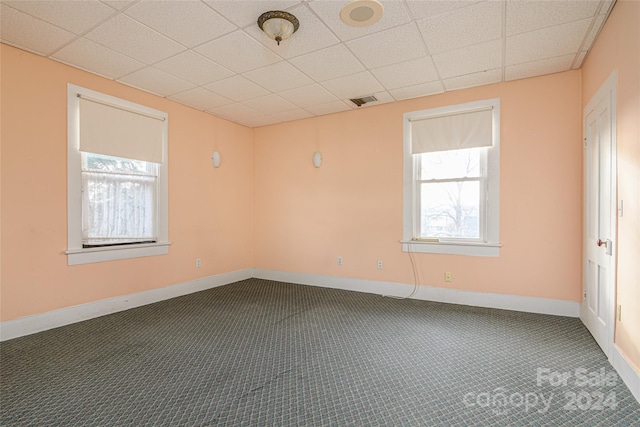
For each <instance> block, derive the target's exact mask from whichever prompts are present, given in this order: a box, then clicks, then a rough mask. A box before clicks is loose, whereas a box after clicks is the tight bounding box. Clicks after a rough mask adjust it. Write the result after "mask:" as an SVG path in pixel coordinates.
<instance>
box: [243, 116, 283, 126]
mask: <svg viewBox="0 0 640 427" xmlns="http://www.w3.org/2000/svg"><path fill="white" fill-rule="evenodd" d="M280 122H282V120H280V119H278V118H276V117H273V116H270V115H267V114H264V115H262V116H255V117H251V118H249V119H243V120H239V121H238V123H240V124H241V125H244V126H247V127H250V128H257V127H260V126H269V125H274V124H276V123H280Z"/></svg>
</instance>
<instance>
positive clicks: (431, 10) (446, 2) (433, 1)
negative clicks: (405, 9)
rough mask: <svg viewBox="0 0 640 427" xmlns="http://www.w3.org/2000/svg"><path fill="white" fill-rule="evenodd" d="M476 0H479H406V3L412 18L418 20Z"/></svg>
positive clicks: (476, 0)
mask: <svg viewBox="0 0 640 427" xmlns="http://www.w3.org/2000/svg"><path fill="white" fill-rule="evenodd" d="M478 1H479V0H456V1H451V0H429V1H418V0H410V1H407V5H408V6H409V11H410V12H411V16H412V17H413V19H417V20H420V19H427V18H433V17H434V16H439V15H444V14H446V13H449V12H451V11H453V10H456V9H460V8H463V7H467V6H471V5H473V4H476V3H478Z"/></svg>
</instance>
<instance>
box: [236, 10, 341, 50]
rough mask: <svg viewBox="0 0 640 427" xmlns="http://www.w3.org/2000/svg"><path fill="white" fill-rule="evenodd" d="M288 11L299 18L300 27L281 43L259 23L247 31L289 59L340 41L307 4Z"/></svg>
mask: <svg viewBox="0 0 640 427" xmlns="http://www.w3.org/2000/svg"><path fill="white" fill-rule="evenodd" d="M288 12H290V13H292V14H294V15H295V17H296V18H298V20H299V21H300V28H299V29H298V31H296V32H295V33H294V34H293V35H292V36H291V37H290V38H288V39H287V40H283V41H282V42H280V45H278V44H277V43H276V42H275V41H274V40H272V39H270V38H269V37H267V35H266V34H265V33H264V32H262V30H261V29H260V27H258V25H252V26H249V27H247V29H246V32H247V33H248V34H250V35H251V36H252V37H253V38H255V39H256V40H259V41H260V43H262V44H263V45H265V46H266V47H268V48H269V49H271V50H272V51H274V52H275V53H276V54H278V55H279V56H281V57H283V58H287V59H288V58H293V57H295V56H300V55H303V54H305V53H308V52H313V51H316V50H318V49H323V48H325V47H327V46H331V45H335V44H338V43H339V42H340V40H338V38H337V37H336V36H334V35H333V33H332V32H331V31H330V30H329V28H327V26H326V25H324V23H323V22H322V21H320V19H318V17H317V16H316V15H314V14H313V13H312V12H311V11H310V10H309V9H308V8H307V6H305V5H301V6H298V7H294V8H293V9H290V10H289V11H288ZM256 18H257V17H256Z"/></svg>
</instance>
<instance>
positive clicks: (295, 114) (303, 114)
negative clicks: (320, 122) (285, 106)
mask: <svg viewBox="0 0 640 427" xmlns="http://www.w3.org/2000/svg"><path fill="white" fill-rule="evenodd" d="M273 117H275V118H277V119H279V120H281V121H283V122H288V121H291V120H300V119H306V118H308V117H313V114H311V113H310V112H308V111H307V110H303V109H302V108H297V109H295V110H289V111H283V112H281V113H275V114H273Z"/></svg>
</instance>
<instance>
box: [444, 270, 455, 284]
mask: <svg viewBox="0 0 640 427" xmlns="http://www.w3.org/2000/svg"><path fill="white" fill-rule="evenodd" d="M452 280H453V277H452V276H451V272H450V271H447V272H445V273H444V281H445V282H451V281H452Z"/></svg>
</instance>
